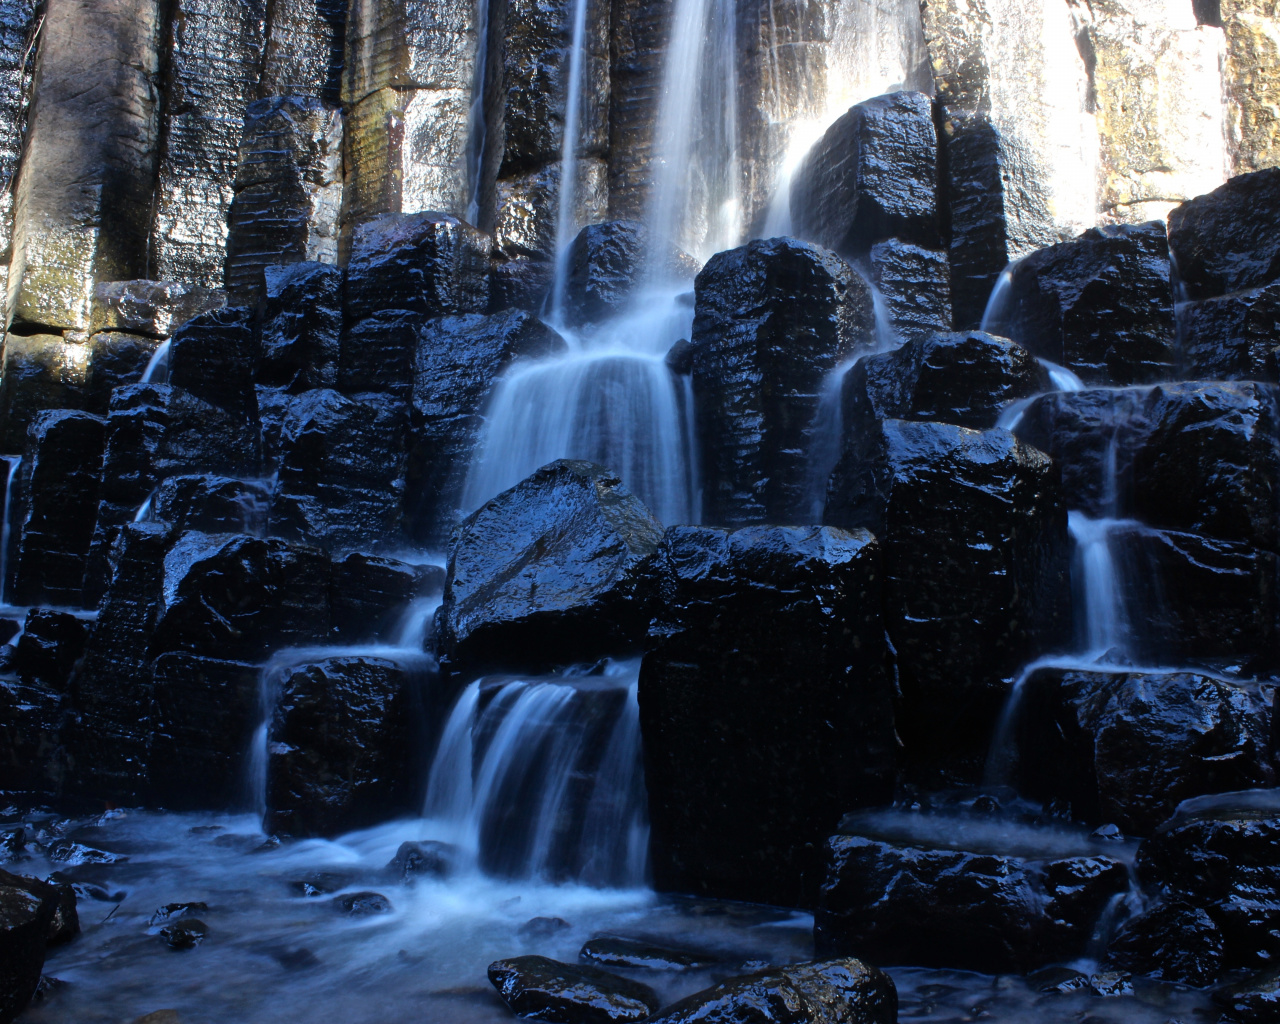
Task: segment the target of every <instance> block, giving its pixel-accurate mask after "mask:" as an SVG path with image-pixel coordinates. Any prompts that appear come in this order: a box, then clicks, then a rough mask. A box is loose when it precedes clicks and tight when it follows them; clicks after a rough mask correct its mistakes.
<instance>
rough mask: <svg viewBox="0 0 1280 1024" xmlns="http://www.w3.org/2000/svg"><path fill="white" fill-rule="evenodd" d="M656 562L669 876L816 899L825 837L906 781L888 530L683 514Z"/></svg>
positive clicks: (651, 701) (735, 895)
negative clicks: (892, 675)
mask: <svg viewBox="0 0 1280 1024" xmlns="http://www.w3.org/2000/svg"><path fill="white" fill-rule="evenodd" d="M655 576H656V579H657V597H656V602H655V618H654V621H653V624H652V626H651V628H650V634H649V651H648V653H647V654H646V655H645V659H644V663H643V665H642V668H641V672H640V684H639V700H640V722H641V728H642V731H643V734H644V750H645V785H646V788H647V790H648V793H649V814H650V821H651V827H652V834H651V839H650V850H651V857H652V861H653V873H654V879H655V882H656V883H657V885H658V887H659V888H660V889H665V890H675V891H681V892H695V893H699V894H705V895H711V896H716V897H724V898H728V899H744V900H753V901H757V902H763V903H777V904H782V905H796V904H797V903H800V902H803V901H806V900H811V899H812V895H813V892H814V891H815V889H816V886H817V884H818V875H819V872H820V863H819V861H818V854H817V853H816V852H815V851H816V849H817V847H818V846H819V845H820V844H821V842H822V840H823V839H824V838H825V836H826V835H827V834H829V833H830V832H831V831H832V829H833V828H834V827H835V825H836V824H837V822H838V821H839V819H840V816H841V815H842V814H843V813H844V812H845V811H847V810H848V809H849V808H851V807H855V806H864V805H866V804H868V803H875V802H876V801H878V800H885V799H887V798H888V797H889V795H890V790H891V788H892V780H893V772H894V767H895V766H894V759H895V757H894V755H895V748H896V745H897V741H896V738H895V736H894V731H893V711H892V705H891V697H892V691H891V682H890V679H889V676H888V674H887V670H886V651H885V647H884V627H883V625H882V623H881V620H880V615H879V608H880V550H879V545H878V544H877V543H876V542H875V539H874V538H873V537H871V536H870V535H869V534H867V533H865V532H864V531H857V532H854V533H846V532H845V531H844V530H838V529H832V528H830V527H769V526H757V527H746V528H744V529H740V530H735V531H732V532H731V531H728V530H724V529H716V528H712V527H673V528H671V529H670V530H668V531H667V534H666V537H665V538H664V539H663V543H662V546H661V547H660V548H659V551H658V558H657V564H656V566H655ZM780 636H785V637H787V638H788V639H787V643H786V644H785V645H779V644H778V640H777V638H778V637H780ZM709 736H714V737H715V742H714V744H710V745H708V737H709ZM762 864H768V865H769V868H768V870H767V871H762V870H761V867H760V865H762Z"/></svg>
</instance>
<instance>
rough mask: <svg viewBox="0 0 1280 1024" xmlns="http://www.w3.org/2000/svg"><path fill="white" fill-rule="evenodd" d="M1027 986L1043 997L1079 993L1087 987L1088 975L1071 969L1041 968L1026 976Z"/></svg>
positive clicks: (1057, 967)
mask: <svg viewBox="0 0 1280 1024" xmlns="http://www.w3.org/2000/svg"><path fill="white" fill-rule="evenodd" d="M1027 984H1028V985H1029V986H1031V988H1032V990H1033V991H1035V992H1040V993H1042V994H1044V995H1065V994H1066V993H1068V992H1080V991H1082V990H1084V989H1087V988H1088V987H1089V975H1087V974H1082V973H1081V972H1080V971H1077V970H1075V969H1074V968H1071V967H1060V966H1050V967H1042V968H1040V970H1038V971H1032V972H1031V973H1030V974H1028V975H1027Z"/></svg>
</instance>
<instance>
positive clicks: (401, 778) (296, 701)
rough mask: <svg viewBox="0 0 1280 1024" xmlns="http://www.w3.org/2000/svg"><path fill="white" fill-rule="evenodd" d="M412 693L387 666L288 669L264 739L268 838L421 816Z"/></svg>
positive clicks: (364, 660)
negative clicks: (417, 812)
mask: <svg viewBox="0 0 1280 1024" xmlns="http://www.w3.org/2000/svg"><path fill="white" fill-rule="evenodd" d="M414 685H415V682H414V679H413V676H412V675H411V674H410V672H409V671H408V670H407V669H406V668H405V667H403V666H402V665H400V664H397V662H395V661H392V660H390V659H387V658H378V657H362V656H347V657H343V656H338V657H331V658H323V659H320V660H316V661H312V662H309V663H307V662H304V663H302V664H299V665H296V666H294V667H292V668H290V669H288V671H287V672H286V673H285V674H284V676H283V678H282V680H281V683H280V698H279V701H278V703H277V704H276V707H275V710H274V714H273V717H272V722H271V731H270V736H269V746H268V760H267V814H266V818H265V826H264V827H265V828H266V829H267V831H269V832H272V833H282V834H285V835H290V836H297V837H304V836H335V835H339V834H341V833H343V832H350V831H351V830H353V829H357V828H364V827H367V826H370V825H374V824H377V823H378V822H380V821H385V820H387V819H389V818H394V817H396V816H398V815H403V814H409V813H411V812H413V811H415V810H417V809H419V807H420V802H421V797H420V796H419V795H418V794H417V793H416V792H415V788H416V787H415V784H414V780H413V778H412V771H411V768H412V765H413V763H414V746H415V738H416V735H417V731H416V728H415V724H416V723H415V714H414V710H415V709H414V703H415V702H414ZM415 798H416V799H415Z"/></svg>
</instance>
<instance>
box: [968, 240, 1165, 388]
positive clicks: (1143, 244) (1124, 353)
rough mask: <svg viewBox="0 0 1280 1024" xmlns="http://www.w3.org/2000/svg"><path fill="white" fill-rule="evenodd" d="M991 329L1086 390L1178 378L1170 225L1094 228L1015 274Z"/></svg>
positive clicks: (1035, 256)
mask: <svg viewBox="0 0 1280 1024" xmlns="http://www.w3.org/2000/svg"><path fill="white" fill-rule="evenodd" d="M1010 274H1011V276H1010V278H1009V282H1008V291H1007V293H1006V294H1005V295H1004V296H1003V298H1002V299H1001V298H999V297H997V300H996V308H993V309H992V310H991V314H992V319H993V322H992V323H990V324H987V323H984V325H983V326H985V327H986V328H987V329H988V330H990V331H992V332H993V333H996V334H1002V335H1005V336H1007V337H1010V338H1013V339H1014V340H1015V341H1017V342H1019V343H1020V344H1022V345H1024V346H1026V348H1028V349H1029V350H1030V351H1031V352H1032V353H1034V354H1035V355H1037V356H1039V357H1041V358H1042V359H1048V360H1049V361H1050V362H1054V363H1058V364H1059V365H1061V366H1065V367H1067V368H1068V369H1069V370H1071V371H1072V372H1074V373H1076V374H1077V375H1078V376H1079V377H1080V379H1081V380H1083V381H1084V382H1085V383H1086V384H1122V385H1123V384H1149V383H1152V382H1154V381H1157V380H1162V379H1167V378H1168V377H1170V376H1172V371H1173V367H1174V364H1175V362H1176V361H1177V354H1176V352H1175V350H1174V318H1173V293H1172V291H1171V289H1170V285H1169V249H1168V242H1167V240H1166V238H1165V232H1164V225H1163V224H1160V223H1158V222H1152V223H1150V224H1141V225H1137V226H1134V225H1121V226H1118V227H1107V228H1090V229H1089V230H1088V231H1086V232H1084V234H1082V235H1081V236H1080V237H1079V238H1077V239H1075V240H1073V241H1070V242H1062V243H1060V244H1058V245H1052V246H1049V247H1048V248H1046V249H1040V250H1037V251H1036V252H1033V253H1032V254H1031V255H1030V256H1027V257H1026V258H1025V259H1022V260H1019V261H1018V262H1017V263H1014V264H1012V265H1011V267H1010Z"/></svg>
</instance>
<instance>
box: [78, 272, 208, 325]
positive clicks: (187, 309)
mask: <svg viewBox="0 0 1280 1024" xmlns="http://www.w3.org/2000/svg"><path fill="white" fill-rule="evenodd" d="M226 304H227V296H226V293H225V292H223V291H221V290H220V289H214V288H203V287H201V286H200V285H197V284H184V283H179V282H177V281H145V280H143V281H104V282H102V283H101V284H99V285H97V287H95V288H94V290H93V313H92V315H91V317H90V321H89V325H90V329H91V330H93V331H124V332H127V333H131V334H144V335H148V336H150V337H152V338H168V337H169V336H170V335H172V334H173V332H174V331H176V330H177V329H178V328H179V327H181V326H182V325H183V324H185V323H186V322H187V321H188V320H191V319H193V318H194V317H197V316H199V315H200V314H201V313H208V312H210V311H212V310H215V309H221V308H222V307H223V306H225V305H226Z"/></svg>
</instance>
